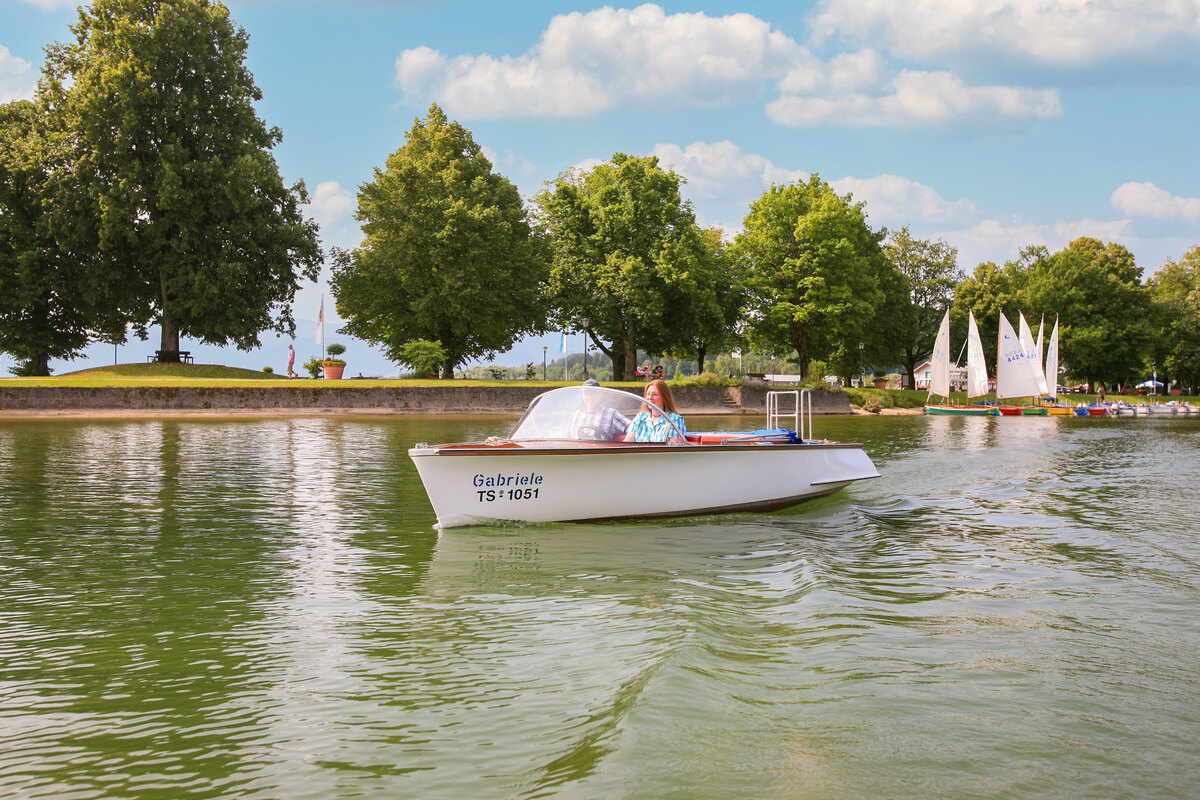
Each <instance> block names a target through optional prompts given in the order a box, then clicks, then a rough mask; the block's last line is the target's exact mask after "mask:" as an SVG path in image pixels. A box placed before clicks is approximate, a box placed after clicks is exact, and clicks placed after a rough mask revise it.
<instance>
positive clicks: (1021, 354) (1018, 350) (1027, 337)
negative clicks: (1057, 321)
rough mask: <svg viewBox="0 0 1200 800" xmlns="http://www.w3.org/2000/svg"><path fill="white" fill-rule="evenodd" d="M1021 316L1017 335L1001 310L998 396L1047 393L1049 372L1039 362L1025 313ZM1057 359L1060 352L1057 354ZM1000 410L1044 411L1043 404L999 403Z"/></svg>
mask: <svg viewBox="0 0 1200 800" xmlns="http://www.w3.org/2000/svg"><path fill="white" fill-rule="evenodd" d="M1017 314H1018V316H1019V317H1020V325H1021V334H1020V335H1018V334H1017V332H1016V331H1014V330H1013V327H1012V325H1011V324H1009V322H1008V317H1006V316H1004V312H1003V311H1001V312H1000V330H999V345H998V347H997V349H996V399H997V400H1005V399H1011V398H1026V397H1043V396H1044V395H1045V394H1046V389H1047V386H1046V376H1045V375H1044V374H1042V365H1041V364H1039V363H1038V357H1037V349H1036V345H1034V343H1033V335H1032V333H1031V332H1030V330H1029V323H1028V322H1026V321H1025V315H1024V314H1022V313H1021V312H1020V311H1018V312H1017ZM1055 359H1056V360H1057V355H1056V356H1055ZM999 412H1000V413H1001V414H1004V415H1006V416H1020V415H1022V414H1024V415H1026V416H1031V415H1034V414H1037V415H1045V414H1046V413H1047V411H1046V408H1045V407H1044V406H1014V405H1007V406H1000V407H999Z"/></svg>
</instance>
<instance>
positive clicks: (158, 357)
mask: <svg viewBox="0 0 1200 800" xmlns="http://www.w3.org/2000/svg"><path fill="white" fill-rule="evenodd" d="M146 361H148V362H158V363H160V364H178V363H180V362H182V363H185V364H192V363H195V362H194V360H193V359H192V351H190V350H155V351H154V355H152V356H147V357H146Z"/></svg>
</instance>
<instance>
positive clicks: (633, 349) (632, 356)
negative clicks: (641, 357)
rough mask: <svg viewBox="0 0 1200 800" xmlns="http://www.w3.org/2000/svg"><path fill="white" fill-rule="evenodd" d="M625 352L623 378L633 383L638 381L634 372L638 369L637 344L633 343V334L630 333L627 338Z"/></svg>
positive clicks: (622, 362)
mask: <svg viewBox="0 0 1200 800" xmlns="http://www.w3.org/2000/svg"><path fill="white" fill-rule="evenodd" d="M624 344H625V352H623V353H621V376H622V380H626V381H633V380H637V375H634V374H633V373H634V370H635V368H636V367H637V344H636V343H635V342H634V341H633V333H632V332H630V333H629V334H627V335H626V336H625V343H624Z"/></svg>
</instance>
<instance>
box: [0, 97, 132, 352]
mask: <svg viewBox="0 0 1200 800" xmlns="http://www.w3.org/2000/svg"><path fill="white" fill-rule="evenodd" d="M41 127H42V126H40V125H39V115H38V111H37V108H36V107H35V106H34V104H33V103H30V102H28V101H26V100H18V101H15V102H12V103H8V104H5V105H3V106H0V351H4V352H7V353H10V354H12V355H13V356H15V357H16V358H17V359H18V360H19V361H21V362H23V363H22V365H21V366H20V367H19V368H18V369H19V371H20V373H21V374H28V375H49V374H50V359H51V358H71V357H72V356H73V355H74V354H75V353H77V352H78V351H79V350H80V349H81V348H82V347H83V346H84V345H86V344H87V343H88V342H89V341H90V339H91V337H92V332H93V329H94V328H96V327H103V326H104V325H105V323H107V324H108V327H109V328H113V327H116V325H115V324H114V323H113V321H112V315H111V314H110V313H108V310H107V309H108V306H107V304H106V303H104V302H102V295H101V293H100V292H98V291H97V290H96V288H95V286H94V280H93V279H94V278H95V275H94V274H91V273H90V272H89V270H88V267H89V266H90V264H89V263H87V262H85V261H83V260H76V259H72V258H67V257H64V254H63V253H61V252H60V251H59V249H58V247H57V246H56V241H55V236H56V231H57V230H58V226H57V225H55V224H52V221H53V222H60V223H61V222H63V220H60V219H57V218H54V217H52V216H51V215H49V214H47V213H46V209H47V207H48V206H50V198H51V197H52V196H53V194H54V184H55V174H54V172H53V171H52V170H48V169H46V163H45V161H46V160H45V158H44V154H45V152H46V141H45V137H44V136H43V135H42V133H41V131H40V128H41ZM120 327H121V329H122V330H124V326H123V325H121V326H120Z"/></svg>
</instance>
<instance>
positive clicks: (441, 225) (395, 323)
mask: <svg viewBox="0 0 1200 800" xmlns="http://www.w3.org/2000/svg"><path fill="white" fill-rule="evenodd" d="M357 218H358V220H359V221H360V222H362V231H363V243H362V245H361V246H360V247H358V248H357V249H355V250H352V251H342V250H339V251H335V257H334V269H333V281H332V289H333V293H334V296H335V297H336V298H337V309H338V313H339V314H340V315H341V316H342V318H343V319H345V320H346V327H345V328H344V330H345V332H346V333H350V334H352V335H354V336H358V337H359V338H361V339H365V340H367V341H369V342H372V343H375V344H377V345H379V346H380V347H381V348H382V349H383V350H384V352H385V353H387V355H388V358H390V359H392V360H393V361H398V362H406V363H408V362H410V354H409V352H408V350H406V345H407V344H408V343H410V342H413V341H416V340H418V339H420V340H425V341H427V342H436V343H437V344H439V345H440V346H441V347H442V350H443V352H444V353H445V358H444V360H443V362H442V377H443V378H452V377H454V368H455V367H456V366H457V365H459V364H460V363H462V362H463V361H464V360H466V359H468V358H474V357H480V356H484V355H487V354H490V353H495V352H498V351H502V350H506V349H508V348H509V347H511V346H512V344H513V342H515V341H516V340H517V339H519V338H520V337H522V336H525V335H526V334H529V333H533V332H536V331H538V330H542V329H543V328H544V326H545V319H546V317H545V308H544V304H543V302H542V300H541V289H542V288H543V286H544V281H545V270H546V267H545V259H544V257H543V254H542V248H541V245H540V241H539V240H538V238H537V237H536V236H535V235H534V232H533V231H532V229H531V227H530V224H529V221H528V216H527V214H526V211H525V207H524V205H523V203H522V202H521V195H520V193H519V192H518V191H517V188H516V186H514V185H513V184H512V182H511V181H509V180H508V179H507V178H505V177H504V176H503V175H500V174H498V173H495V172H493V171H492V164H491V162H489V161H488V160H487V158H486V157H485V156H484V155H483V153H482V151H481V150H480V148H479V145H478V144H476V143H475V140H474V139H473V138H472V137H471V133H470V131H468V130H467V129H466V128H464V127H463V126H462V125H460V124H458V123H457V122H453V121H450V120H449V119H447V118H446V114H445V113H444V112H443V111H442V110H441V109H440V108H439V107H438V106H437V105H433V106H431V107H430V109H429V114H428V115H427V116H426V117H425V119H418V120H416V121H415V122H414V123H413V127H412V129H411V130H410V131H409V132H408V133H407V135H406V142H405V144H404V146H403V147H401V148H400V149H398V150H397V151H396V152H394V153H392V154H391V155H390V156H388V159H387V168H386V169H384V170H380V169H376V170H375V178H374V180H372V181H370V182H369V183H366V184H363V186H362V187H361V188H360V190H359V194H358V215H357Z"/></svg>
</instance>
